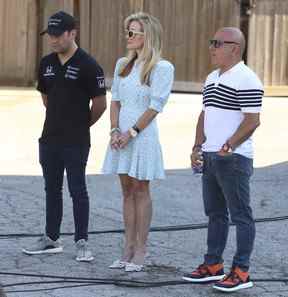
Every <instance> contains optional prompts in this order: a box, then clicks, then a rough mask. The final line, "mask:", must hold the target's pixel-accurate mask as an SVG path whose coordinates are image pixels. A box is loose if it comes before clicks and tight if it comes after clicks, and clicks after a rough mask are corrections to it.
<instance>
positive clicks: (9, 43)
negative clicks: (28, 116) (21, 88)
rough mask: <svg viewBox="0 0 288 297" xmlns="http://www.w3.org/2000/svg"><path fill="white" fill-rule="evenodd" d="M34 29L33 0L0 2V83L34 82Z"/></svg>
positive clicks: (35, 31)
mask: <svg viewBox="0 0 288 297" xmlns="http://www.w3.org/2000/svg"><path fill="white" fill-rule="evenodd" d="M37 31H38V30H37V5H36V1H35V0H4V1H3V0H1V1H0V84H2V85H4V84H11V83H13V84H15V85H17V84H19V85H31V84H32V83H33V82H34V81H35V68H36V63H37V59H36V57H37V42H38V38H37V34H38V32H37Z"/></svg>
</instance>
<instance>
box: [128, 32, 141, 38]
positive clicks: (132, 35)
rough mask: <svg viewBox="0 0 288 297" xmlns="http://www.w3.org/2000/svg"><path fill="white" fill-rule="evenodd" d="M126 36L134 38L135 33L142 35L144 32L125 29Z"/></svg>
mask: <svg viewBox="0 0 288 297" xmlns="http://www.w3.org/2000/svg"><path fill="white" fill-rule="evenodd" d="M125 34H126V37H127V38H134V37H135V36H136V35H144V32H140V31H134V30H125Z"/></svg>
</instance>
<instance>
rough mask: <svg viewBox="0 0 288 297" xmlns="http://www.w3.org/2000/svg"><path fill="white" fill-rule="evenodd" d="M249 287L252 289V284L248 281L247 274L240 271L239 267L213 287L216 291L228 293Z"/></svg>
mask: <svg viewBox="0 0 288 297" xmlns="http://www.w3.org/2000/svg"><path fill="white" fill-rule="evenodd" d="M251 287H253V283H252V282H251V281H250V278H249V273H248V272H245V271H242V270H241V269H240V268H239V267H235V268H232V269H231V272H230V273H229V274H228V275H227V276H225V277H224V279H223V280H221V281H218V282H217V283H216V284H214V286H213V288H214V289H216V290H219V291H222V292H228V293H229V292H235V291H238V290H241V289H247V288H251Z"/></svg>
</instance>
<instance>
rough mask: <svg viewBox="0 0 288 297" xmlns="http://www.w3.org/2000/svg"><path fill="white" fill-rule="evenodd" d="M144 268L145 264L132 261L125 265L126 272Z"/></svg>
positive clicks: (138, 270)
mask: <svg viewBox="0 0 288 297" xmlns="http://www.w3.org/2000/svg"><path fill="white" fill-rule="evenodd" d="M143 269H144V265H138V264H134V263H132V262H130V263H127V264H126V266H125V271H126V272H140V271H142V270H143Z"/></svg>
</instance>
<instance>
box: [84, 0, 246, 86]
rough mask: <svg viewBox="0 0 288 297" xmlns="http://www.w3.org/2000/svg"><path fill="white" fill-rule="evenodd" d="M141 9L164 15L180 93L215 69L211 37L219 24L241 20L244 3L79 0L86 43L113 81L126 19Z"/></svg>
mask: <svg viewBox="0 0 288 297" xmlns="http://www.w3.org/2000/svg"><path fill="white" fill-rule="evenodd" d="M139 10H142V11H145V12H149V13H151V14H153V15H154V16H156V17H157V18H159V19H160V22H161V23H162V25H163V28H164V36H163V38H164V53H163V55H164V57H165V58H167V59H168V60H170V61H171V62H172V63H173V64H174V65H175V69H176V81H175V84H174V89H176V90H181V91H191V90H200V89H201V85H202V83H203V80H204V78H205V76H206V75H207V73H208V72H209V71H210V69H209V53H208V39H209V38H211V37H212V36H213V34H214V32H215V31H216V30H217V28H219V27H222V26H236V27H239V24H240V9H239V3H237V2H236V1H231V0H221V1H219V0H140V1H139V0H138V1H137V0H133V1H126V0H118V1H115V0H97V1H93V0H86V1H80V22H81V23H80V28H81V29H80V40H81V46H83V47H84V48H86V49H87V50H88V51H89V52H90V53H91V54H92V55H94V56H95V57H96V58H97V60H98V61H99V62H100V64H102V65H104V68H105V72H106V76H107V78H108V81H109V78H111V77H112V74H113V68H114V65H115V62H116V60H117V58H118V57H120V56H123V55H124V54H125V38H124V27H123V21H124V19H125V17H126V16H127V15H129V14H131V13H132V12H135V11H139ZM87 32H88V33H87Z"/></svg>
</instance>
